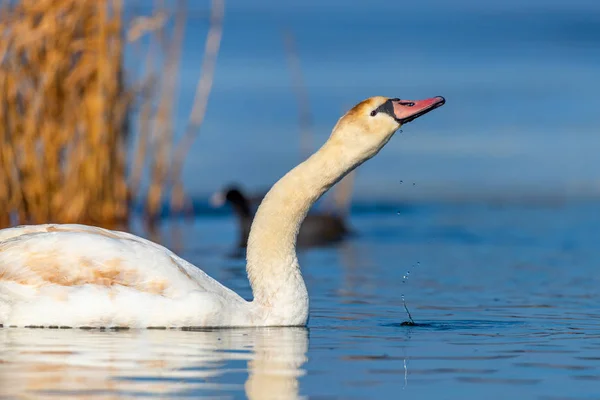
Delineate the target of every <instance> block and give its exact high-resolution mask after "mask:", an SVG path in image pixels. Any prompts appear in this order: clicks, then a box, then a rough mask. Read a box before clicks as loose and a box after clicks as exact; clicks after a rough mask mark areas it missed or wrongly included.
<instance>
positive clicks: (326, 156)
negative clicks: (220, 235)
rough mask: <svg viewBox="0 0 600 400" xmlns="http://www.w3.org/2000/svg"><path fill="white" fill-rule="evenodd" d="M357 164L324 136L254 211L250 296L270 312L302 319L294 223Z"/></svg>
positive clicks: (304, 307) (304, 300) (304, 309)
mask: <svg viewBox="0 0 600 400" xmlns="http://www.w3.org/2000/svg"><path fill="white" fill-rule="evenodd" d="M357 164H359V161H356V160H353V157H351V156H350V155H349V154H347V153H346V152H344V151H343V149H342V146H340V145H339V144H338V143H337V142H336V141H335V140H332V139H330V140H329V141H328V142H326V143H325V144H324V145H323V147H321V148H320V149H319V150H318V151H317V152H316V153H315V154H313V155H312V156H311V157H310V158H308V159H307V160H306V161H304V162H303V163H302V164H300V165H298V166H297V167H296V168H294V169H293V170H291V171H290V172H288V173H287V174H286V175H285V176H284V177H283V178H281V179H280V180H279V181H278V182H277V183H276V184H275V185H274V186H273V188H272V189H271V190H270V191H269V193H267V195H266V196H265V198H264V199H263V201H262V203H261V205H260V207H259V208H258V211H257V212H256V216H255V218H254V221H253V223H252V229H251V231H250V237H249V239H248V249H247V260H248V262H247V270H248V278H249V279H250V285H251V286H252V291H253V293H254V301H255V302H257V303H258V304H260V305H262V306H265V307H267V308H269V309H270V312H272V313H273V314H274V315H281V316H285V315H287V316H288V317H289V319H290V321H289V322H290V324H294V323H296V322H297V324H299V325H303V324H304V323H305V322H306V318H307V316H308V294H307V291H306V286H305V284H304V280H303V279H302V274H301V272H300V266H299V265H298V259H297V257H296V236H297V234H298V230H299V228H300V224H301V223H302V221H303V220H304V217H305V216H306V214H307V212H308V210H309V209H310V207H311V206H312V205H313V204H314V203H315V202H316V201H317V200H318V199H319V197H321V196H322V195H323V194H324V193H325V192H326V191H327V190H328V189H329V188H330V187H331V186H333V185H334V184H335V183H336V182H337V181H339V180H340V179H341V178H343V177H344V175H346V174H347V173H348V172H349V171H350V170H352V169H354V168H355V167H356V165H357ZM302 318H304V321H301V320H302Z"/></svg>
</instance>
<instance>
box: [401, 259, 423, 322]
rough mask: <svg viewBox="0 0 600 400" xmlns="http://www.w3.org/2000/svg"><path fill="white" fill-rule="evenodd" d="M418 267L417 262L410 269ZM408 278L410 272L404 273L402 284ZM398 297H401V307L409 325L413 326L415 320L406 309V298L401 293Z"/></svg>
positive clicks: (419, 263)
mask: <svg viewBox="0 0 600 400" xmlns="http://www.w3.org/2000/svg"><path fill="white" fill-rule="evenodd" d="M419 265H421V262H420V261H417V263H416V264H415V265H413V266H412V268H414V267H418V266H419ZM409 277H410V270H408V271H406V273H405V274H404V275H403V276H402V284H406V281H408V278H409ZM400 296H401V297H402V305H403V306H404V310H405V311H406V314H407V315H408V319H409V323H410V325H414V324H415V320H414V319H413V317H412V314H411V313H410V310H409V309H408V306H407V305H406V298H405V297H404V293H402V294H401V295H400Z"/></svg>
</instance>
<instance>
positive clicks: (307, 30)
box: [128, 0, 600, 201]
mask: <svg viewBox="0 0 600 400" xmlns="http://www.w3.org/2000/svg"><path fill="white" fill-rule="evenodd" d="M131 4H138V5H143V4H146V5H147V4H149V3H147V2H140V1H132V2H131ZM189 4H190V7H191V8H192V11H190V16H189V23H188V25H187V27H186V31H185V32H186V40H185V43H184V52H183V58H182V67H181V70H180V72H181V76H180V82H179V84H180V87H179V89H180V96H179V99H178V103H177V104H178V108H177V110H178V112H177V116H178V122H179V124H178V127H177V131H178V132H180V131H181V130H182V129H183V127H184V125H185V121H186V120H187V116H188V113H189V109H190V107H191V104H192V99H193V95H194V92H195V85H196V82H197V79H198V77H199V74H200V64H201V59H202V52H203V47H204V37H205V34H206V31H207V24H206V18H205V17H202V15H206V10H207V9H208V6H209V2H208V1H190V2H189ZM146 8H147V6H146ZM203 13H204V14H203ZM282 29H288V30H290V31H291V32H293V34H294V36H295V38H296V44H297V48H298V55H299V57H300V60H301V66H302V71H303V75H304V82H305V84H306V90H307V92H308V95H309V97H310V109H311V112H312V116H313V122H314V124H313V136H312V137H311V138H310V140H309V141H310V143H311V146H312V148H313V149H315V148H316V147H317V146H319V145H320V144H322V143H323V142H324V140H325V139H326V138H327V136H328V135H329V133H330V131H331V128H332V127H333V125H334V124H335V122H336V121H337V119H338V118H339V117H340V116H341V115H342V113H343V112H344V111H345V110H347V109H349V108H350V107H351V106H352V105H354V104H356V103H357V102H359V101H360V100H362V99H363V98H365V97H370V96H373V95H387V96H392V97H396V96H398V97H403V98H408V99H414V98H417V99H418V98H424V97H431V96H435V95H443V96H445V97H446V99H447V103H446V105H445V106H444V107H443V108H441V109H439V110H436V111H435V112H434V113H431V114H429V115H427V116H426V117H423V118H422V119H419V120H418V121H415V122H413V123H411V124H409V125H407V126H406V127H405V128H404V129H403V131H404V132H403V133H402V134H399V135H397V137H396V138H394V140H392V141H391V142H390V143H389V144H388V145H387V146H386V148H385V149H384V150H383V151H382V152H381V153H380V155H378V157H377V158H375V159H373V160H371V161H370V162H369V163H367V164H366V165H364V166H363V168H361V171H360V173H359V174H358V176H357V180H356V191H355V194H356V196H357V198H361V199H363V200H370V201H372V200H373V199H374V198H375V199H377V200H382V199H396V200H397V199H400V198H411V199H412V198H417V199H426V200H431V199H439V198H456V197H459V198H461V199H462V198H473V197H477V198H480V197H484V198H489V197H496V196H503V197H509V198H515V197H521V196H534V197H557V196H559V197H564V196H566V197H569V198H581V197H588V196H591V195H594V196H597V195H598V194H599V193H600V190H599V188H600V185H599V184H598V182H600V180H599V178H598V170H599V166H600V164H599V163H598V160H597V154H598V151H599V149H600V136H598V135H597V132H598V126H599V125H600V113H598V112H597V110H598V107H599V106H600V101H599V96H598V93H600V80H598V79H597V75H598V71H599V70H600V2H597V1H595V0H573V1H569V2H564V1H558V0H531V1H528V2H527V3H525V2H520V1H516V0H511V1H501V2H500V1H479V0H461V1H452V2H448V1H443V0H423V1H418V2H417V1H412V2H406V1H388V0H385V1H384V0H376V1H370V2H354V3H351V4H350V2H347V1H342V0H328V1H317V0H310V1H304V0H303V1H291V2H279V1H273V0H256V1H252V2H247V1H241V0H232V1H227V2H226V16H225V25H224V34H223V41H222V47H221V53H220V54H219V59H218V65H217V72H216V77H215V82H214V88H213V93H212V95H211V100H210V104H209V108H208V112H207V115H206V121H205V124H204V125H203V126H202V129H201V130H200V133H199V137H198V139H197V140H196V142H195V143H194V145H193V147H192V149H191V155H190V157H189V159H188V160H187V162H186V165H185V171H184V178H185V184H186V189H187V191H188V192H189V193H190V194H192V195H206V194H208V193H211V192H213V191H215V190H217V189H219V188H221V187H222V186H223V185H225V184H227V183H228V182H230V181H235V182H242V183H244V184H245V185H246V187H247V188H248V189H251V190H259V189H261V190H262V189H264V188H268V187H269V186H270V185H271V184H272V183H273V182H274V181H275V180H276V179H277V178H278V177H280V176H281V175H283V174H284V173H285V172H286V171H287V170H289V169H290V168H292V167H293V166H294V165H295V164H296V163H297V162H298V161H299V160H300V159H301V157H302V153H301V149H300V143H301V140H300V136H299V132H300V130H299V125H298V109H297V101H296V98H295V95H294V92H293V90H292V87H293V86H292V79H291V74H290V71H289V68H288V64H287V60H286V54H285V51H284V45H283V38H282V34H281V32H282ZM128 54H129V55H131V58H132V59H133V60H132V61H131V65H132V68H131V72H132V74H133V75H135V72H136V71H138V70H137V69H136V68H137V66H139V61H141V60H142V58H141V57H139V56H137V57H136V56H133V55H132V53H128ZM134 67H136V68H134ZM209 171H210V173H208V172H209ZM400 179H404V180H413V181H417V182H419V184H420V185H419V187H418V188H417V189H415V190H412V191H410V192H407V191H401V190H398V187H397V182H398V180H400Z"/></svg>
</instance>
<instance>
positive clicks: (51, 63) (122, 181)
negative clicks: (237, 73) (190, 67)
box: [0, 0, 222, 227]
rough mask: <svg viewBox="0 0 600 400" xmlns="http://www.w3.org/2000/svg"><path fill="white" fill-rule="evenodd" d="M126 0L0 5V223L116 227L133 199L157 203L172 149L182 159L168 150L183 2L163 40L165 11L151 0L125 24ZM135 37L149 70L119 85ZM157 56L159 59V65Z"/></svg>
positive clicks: (24, 0) (154, 210) (150, 208)
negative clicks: (150, 7)
mask: <svg viewBox="0 0 600 400" xmlns="http://www.w3.org/2000/svg"><path fill="white" fill-rule="evenodd" d="M215 1H220V2H221V3H222V0H215ZM124 4H125V2H124V0H20V1H11V2H6V3H4V4H3V5H1V6H0V33H1V34H2V40H1V41H0V227H6V226H10V225H15V224H30V223H47V222H58V223H86V224H93V225H99V226H107V227H123V226H126V225H127V223H128V221H129V219H130V215H131V208H132V204H133V203H134V202H135V201H140V197H141V198H142V199H141V202H142V203H144V204H146V205H147V215H148V216H156V215H157V214H158V213H159V211H160V210H159V208H160V204H161V201H162V199H163V198H164V192H165V191H166V190H168V183H169V182H168V181H169V180H168V177H169V176H170V174H172V165H173V162H174V159H175V158H174V157H175V156H176V157H185V153H183V154H179V153H178V154H177V155H175V153H174V151H173V148H174V147H175V139H174V136H175V135H174V132H173V129H174V122H173V121H174V117H173V108H174V107H175V102H174V99H175V98H176V97H177V87H176V81H177V77H178V69H179V60H180V58H181V51H182V50H181V49H182V43H183V35H184V31H183V29H184V26H185V23H186V15H185V4H184V2H183V1H180V2H179V3H178V7H177V10H176V13H175V18H174V24H172V26H173V27H172V31H173V33H172V34H171V36H170V37H169V38H167V37H166V34H165V30H166V28H165V26H166V25H167V21H168V20H169V18H170V17H169V16H168V15H167V13H166V12H165V11H164V10H162V8H160V7H158V5H159V3H157V7H156V8H157V10H156V13H155V14H154V15H151V16H137V17H134V18H133V19H132V20H131V21H129V22H127V21H125V19H124V15H125V13H124V10H123V7H124ZM213 6H214V5H213ZM221 7H222V4H221ZM159 8H160V9H159ZM142 38H146V39H148V40H145V42H146V43H147V45H145V49H146V50H145V51H146V56H145V57H144V59H145V60H146V61H145V64H146V65H145V66H146V74H145V76H143V77H142V78H140V79H137V80H133V81H132V82H131V83H128V82H127V79H126V71H125V67H124V53H125V49H126V48H127V47H128V46H131V45H132V43H138V44H139V43H140V41H141V39H142ZM157 43H162V44H163V46H162V47H159V46H157ZM142 47H143V46H142ZM217 49H218V46H217ZM161 51H162V54H160V53H161ZM157 60H163V62H162V65H161V67H160V68H159V70H158V71H157V68H155V64H157ZM128 72H129V71H128ZM211 74H212V73H211ZM158 77H160V81H162V85H161V86H160V87H159V88H158V90H157V88H156V85H154V82H156V81H158V80H159V79H158ZM211 79H212V78H211ZM204 107H205V106H204ZM196 125H198V124H196ZM134 126H135V127H136V128H135V129H134V128H133V127H134ZM187 142H189V139H186V143H187ZM132 144H133V145H132ZM180 153H181V152H180ZM182 163H183V160H182V159H179V158H178V159H177V165H178V166H180V165H181V164H182ZM178 168H179V169H180V167H178ZM144 177H147V181H148V183H147V187H148V189H147V191H146V192H145V193H144V194H142V193H141V192H142V191H143V190H142V186H143V185H142V182H143V180H144ZM180 190H181V189H180Z"/></svg>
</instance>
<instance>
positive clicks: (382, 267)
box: [0, 203, 600, 400]
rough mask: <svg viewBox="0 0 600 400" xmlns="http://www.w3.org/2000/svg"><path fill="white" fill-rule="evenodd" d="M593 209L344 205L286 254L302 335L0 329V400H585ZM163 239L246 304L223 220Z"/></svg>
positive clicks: (592, 352) (231, 236) (588, 395)
mask: <svg viewBox="0 0 600 400" xmlns="http://www.w3.org/2000/svg"><path fill="white" fill-rule="evenodd" d="M597 210H598V204H584V203H579V204H566V205H560V204H557V205H546V206H509V205H505V206H500V205H498V206H486V205H477V204H470V205H469V204H426V205H418V204H417V205H404V206H402V207H398V208H397V209H394V208H388V209H381V210H379V211H369V212H367V211H364V210H363V211H361V212H359V211H356V212H355V213H354V214H353V215H352V216H351V223H352V226H353V227H354V228H355V230H356V232H357V233H356V236H355V237H353V238H352V239H350V240H348V241H346V242H344V243H341V244H339V245H337V246H334V247H329V248H321V249H312V250H308V251H303V252H302V253H301V254H300V256H299V258H300V262H301V265H302V267H303V272H304V276H305V278H306V281H307V285H308V289H309V293H310V295H311V317H310V321H309V326H308V328H307V329H301V328H293V329H290V328H280V329H229V330H212V331H193V332H190V331H169V330H167V331H119V332H101V331H82V330H37V329H32V330H27V329H6V328H5V329H0V398H1V399H18V398H36V399H43V398H57V399H58V398H60V399H69V398H78V399H82V398H90V399H112V398H145V397H148V398H219V399H220V398H226V399H242V398H251V399H270V398H272V399H297V398H310V399H334V398H335V399H373V398H378V399H391V398H413V399H415V398H416V399H425V398H431V399H464V398H486V399H510V398H518V399H544V400H558V399H599V398H600V290H599V288H600V272H599V271H598V267H599V261H600V247H598V239H599V238H600V235H599V234H598V226H599V225H600V213H598V212H597ZM396 211H399V214H397V213H396ZM171 225H173V226H171ZM172 228H173V229H172ZM175 228H177V229H175ZM162 234H163V240H164V242H165V243H167V244H168V245H169V247H171V248H175V249H177V251H178V252H179V253H180V254H181V255H183V256H184V257H185V258H187V259H188V260H190V261H192V262H194V263H195V264H196V265H198V266H200V267H201V268H203V269H204V270H205V271H207V272H208V273H209V274H211V275H212V276H213V277H215V278H216V279H218V280H219V281H221V282H223V283H225V284H226V285H228V286H229V287H231V288H233V289H234V290H236V291H238V292H240V293H242V294H243V295H244V296H245V297H249V296H250V292H249V288H248V283H247V281H246V277H245V271H244V261H243V260H240V259H236V258H232V257H229V256H228V254H229V253H230V251H231V249H232V247H231V246H232V245H233V243H234V241H235V224H234V221H233V219H232V218H231V217H230V216H222V215H221V216H212V217H203V218H197V219H195V220H194V221H193V222H192V223H191V224H190V225H183V224H181V225H180V224H177V226H175V224H167V226H166V227H165V229H164V230H163V231H162ZM407 271H410V275H409V278H408V280H406V283H403V280H404V278H403V277H404V276H405V275H406V273H407ZM403 294H404V296H405V298H406V301H407V305H408V307H409V309H410V311H411V312H412V315H413V317H414V319H415V322H416V323H417V325H416V326H412V327H409V326H401V323H402V322H404V321H406V320H407V315H406V312H405V311H404V308H403V303H402V295H403Z"/></svg>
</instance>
